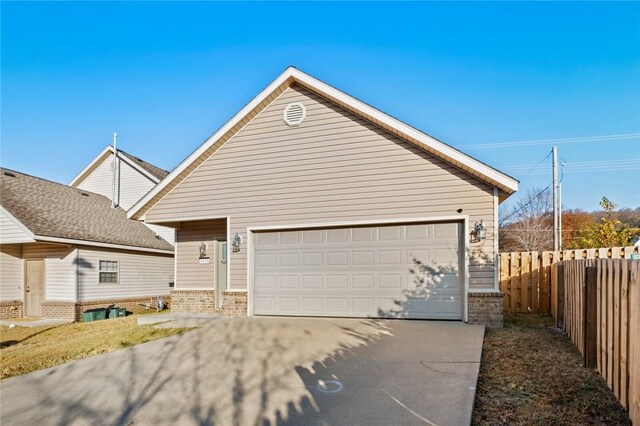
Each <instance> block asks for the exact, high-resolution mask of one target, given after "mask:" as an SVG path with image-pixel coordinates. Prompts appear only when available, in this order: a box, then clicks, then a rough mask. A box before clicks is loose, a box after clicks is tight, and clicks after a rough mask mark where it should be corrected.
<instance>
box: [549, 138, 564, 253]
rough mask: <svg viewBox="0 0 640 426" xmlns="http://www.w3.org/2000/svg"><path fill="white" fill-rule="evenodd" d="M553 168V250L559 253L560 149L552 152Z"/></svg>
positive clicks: (555, 148)
mask: <svg viewBox="0 0 640 426" xmlns="http://www.w3.org/2000/svg"><path fill="white" fill-rule="evenodd" d="M551 154H552V167H553V250H554V251H558V250H560V247H561V245H562V242H561V235H560V226H561V225H560V218H561V216H560V191H559V189H560V188H559V184H558V147H557V146H554V147H553V149H552V150H551Z"/></svg>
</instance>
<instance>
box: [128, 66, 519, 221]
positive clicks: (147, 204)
mask: <svg viewBox="0 0 640 426" xmlns="http://www.w3.org/2000/svg"><path fill="white" fill-rule="evenodd" d="M293 84H298V85H300V86H303V87H305V88H307V89H309V90H311V91H312V92H314V93H317V94H318V95H320V96H322V97H324V98H326V99H328V100H330V101H331V102H333V103H335V104H337V105H339V106H341V107H342V108H344V109H346V110H348V111H350V112H352V113H354V114H355V115H357V116H359V117H362V118H364V119H366V120H368V121H370V122H371V123H373V124H375V125H377V126H378V127H381V128H382V129H384V130H386V131H388V132H390V133H391V134H393V135H396V136H398V137H400V138H402V139H404V140H406V141H408V142H409V143H412V144H413V145H415V146H417V147H419V148H420V149H422V150H424V151H426V152H428V153H430V154H431V155H434V156H435V157H438V158H440V159H442V160H444V161H445V162H447V163H449V164H451V165H453V166H455V167H457V168H459V169H461V170H463V171H465V172H466V173H468V174H470V175H472V176H475V177H476V178H478V179H479V180H481V181H483V182H486V183H488V184H490V185H492V186H494V187H496V188H498V190H499V195H500V200H504V199H506V198H507V197H508V196H509V195H511V194H513V193H514V192H516V191H517V190H518V181H517V180H516V179H514V178H512V177H511V176H508V175H506V174H504V173H502V172H500V171H498V170H496V169H494V168H493V167H490V166H488V165H487V164H484V163H482V162H481V161H478V160H476V159H475V158H473V157H471V156H469V155H467V154H465V153H463V152H461V151H459V150H457V149H455V148H453V147H451V146H449V145H447V144H445V143H443V142H441V141H439V140H437V139H435V138H433V137H431V136H429V135H427V134H426V133H423V132H421V131H420V130H417V129H415V128H413V127H411V126H409V125H408V124H405V123H403V122H401V121H400V120H398V119H396V118H394V117H392V116H390V115H388V114H385V113H384V112H382V111H380V110H378V109H375V108H373V107H372V106H370V105H368V104H366V103H364V102H362V101H360V100H358V99H356V98H354V97H352V96H350V95H348V94H346V93H344V92H342V91H340V90H338V89H336V88H335V87H333V86H330V85H328V84H326V83H324V82H322V81H320V80H318V79H316V78H315V77H312V76H310V75H309V74H306V73H304V72H302V71H300V70H298V69H296V68H294V67H289V68H287V69H286V70H285V71H284V72H283V73H282V74H280V76H278V78H276V79H275V80H274V81H273V82H271V84H269V85H268V86H267V87H266V88H265V89H264V90H262V92H260V93H259V94H258V95H257V96H256V97H255V98H253V100H251V102H249V103H248V104H247V105H245V106H244V108H242V109H241V110H240V112H238V113H237V114H236V115H234V116H233V117H232V118H231V119H230V120H229V121H228V122H227V123H226V124H224V125H223V126H222V127H221V128H220V129H218V130H217V131H216V132H215V133H214V134H213V135H211V136H210V137H209V138H208V139H207V140H206V141H205V142H204V143H203V144H202V145H200V147H198V148H197V149H196V150H195V151H194V152H193V153H192V154H191V155H190V156H189V157H187V158H186V159H185V160H184V161H183V162H182V163H180V164H179V165H178V167H176V168H175V169H174V170H173V171H172V172H171V173H170V174H169V175H168V176H167V177H166V178H164V179H163V180H162V181H161V182H160V183H159V184H158V185H156V186H155V188H153V189H152V190H151V191H149V192H148V193H147V194H146V195H145V196H144V197H142V198H141V199H140V200H139V201H138V202H137V203H136V204H135V205H134V206H133V207H131V208H130V209H129V213H128V216H129V217H130V218H134V219H140V218H141V217H142V216H144V213H145V212H146V211H147V210H148V209H150V208H151V206H153V205H154V204H155V203H157V202H158V201H159V200H161V199H162V198H163V197H164V196H165V195H166V194H168V193H169V192H170V191H171V189H173V188H174V187H176V186H177V185H178V184H179V183H180V182H182V181H183V180H184V179H185V178H186V177H187V176H188V175H189V174H191V172H193V171H194V170H195V169H196V168H198V166H200V165H201V164H202V163H204V161H206V160H207V159H208V158H209V157H211V155H213V154H214V153H215V152H216V151H217V150H218V149H219V148H220V147H221V146H222V145H224V143H225V142H226V141H228V140H229V139H231V138H232V137H233V136H234V135H235V134H237V133H238V131H240V129H242V128H243V127H244V126H245V125H246V124H248V123H249V122H250V121H251V120H252V119H253V118H254V117H255V116H256V115H258V114H259V113H260V112H261V111H262V110H264V109H265V108H266V107H267V106H268V105H269V104H270V103H271V102H272V101H274V100H275V99H276V98H277V97H278V96H279V95H280V94H281V93H282V92H284V91H285V90H286V89H287V88H289V87H291V86H292V85H293Z"/></svg>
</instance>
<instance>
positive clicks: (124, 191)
mask: <svg viewBox="0 0 640 426" xmlns="http://www.w3.org/2000/svg"><path fill="white" fill-rule="evenodd" d="M112 162H113V154H109V155H108V156H107V157H106V158H105V159H104V160H102V162H100V163H99V164H98V165H97V166H96V167H95V168H94V169H93V170H92V171H91V173H89V175H88V176H87V177H85V178H84V179H83V180H82V181H81V182H79V183H78V184H77V185H76V187H78V188H80V189H84V190H86V191H91V192H95V193H97V194H100V195H104V196H105V197H108V198H109V199H111V197H112V195H113V174H112V173H111V163H112ZM154 186H155V182H153V181H152V180H151V179H149V178H148V177H147V176H145V175H144V174H142V173H141V172H140V171H139V170H136V169H135V168H133V167H132V166H130V165H129V164H128V163H127V160H125V159H123V158H122V157H120V185H119V187H118V189H119V194H118V195H117V196H116V198H117V200H118V203H119V205H120V207H122V208H123V209H125V210H127V209H129V208H130V207H131V206H133V205H134V204H135V203H136V202H138V200H139V199H140V198H142V197H143V196H144V195H145V194H146V193H147V192H149V191H150V190H151V188H153V187H154Z"/></svg>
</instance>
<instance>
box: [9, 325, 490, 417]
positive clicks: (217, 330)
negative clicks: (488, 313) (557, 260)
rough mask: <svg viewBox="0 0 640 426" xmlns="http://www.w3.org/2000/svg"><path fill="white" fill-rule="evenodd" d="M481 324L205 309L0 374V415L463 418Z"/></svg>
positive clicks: (477, 360)
mask: <svg viewBox="0 0 640 426" xmlns="http://www.w3.org/2000/svg"><path fill="white" fill-rule="evenodd" d="M483 335H484V327H483V326H470V325H465V324H462V323H458V322H435V321H399V320H388V321H381V320H380V321H379V320H367V319H363V320H357V319H354V320H350V319H311V318H242V319H218V320H212V321H211V322H210V323H208V324H206V325H205V326H203V327H202V328H200V329H198V330H195V331H192V332H189V333H185V334H183V335H179V336H172V337H169V338H166V339H162V340H159V341H154V342H150V343H146V344H143V345H139V346H135V347H132V348H128V349H124V350H121V351H117V352H112V353H109V354H105V355H100V356H96V357H93V358H89V359H85V360H80V361H75V362H71V363H68V364H65V365H62V366H59V367H54V368H50V369H47V370H42V371H38V372H35V373H31V374H28V375H25V376H21V377H15V378H11V379H7V380H4V381H2V383H1V384H0V391H1V392H0V413H1V414H0V415H1V418H0V420H1V421H0V423H2V424H3V425H14V424H15V425H24V424H39V425H69V424H87V425H89V424H90V425H97V424H109V425H147V424H149V425H151V424H154V425H157V424H168V425H169V424H170V425H209V424H220V425H227V424H229V425H232V424H237V425H255V424H269V423H271V424H305V425H344V424H349V425H390V424H394V425H400V424H403V425H405V424H407V425H411V424H432V425H433V424H435V425H464V424H469V423H470V420H471V411H472V408H473V398H474V394H475V386H476V381H477V377H478V369H479V365H480V355H481V351H482V339H483ZM60 344H64V342H60Z"/></svg>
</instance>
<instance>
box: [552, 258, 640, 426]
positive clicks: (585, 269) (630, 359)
mask: <svg viewBox="0 0 640 426" xmlns="http://www.w3.org/2000/svg"><path fill="white" fill-rule="evenodd" d="M557 269H558V281H557V282H558V305H557V312H556V315H555V317H556V322H557V324H558V326H559V327H560V328H562V329H563V330H564V331H566V333H567V334H568V335H569V337H570V338H571V341H572V342H573V343H574V344H575V345H576V347H577V348H578V349H579V350H580V353H581V354H582V356H583V359H584V360H585V365H586V366H587V367H592V368H597V370H598V373H599V374H600V376H602V378H604V380H605V381H606V382H607V384H608V385H609V388H611V390H612V391H613V393H614V394H615V396H616V397H617V398H618V400H619V401H620V403H621V404H622V405H623V406H624V407H625V408H626V409H628V410H629V417H630V418H631V421H632V422H633V423H634V424H635V425H640V260H628V259H589V260H569V261H563V262H562V263H560V264H558V268H557Z"/></svg>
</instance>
